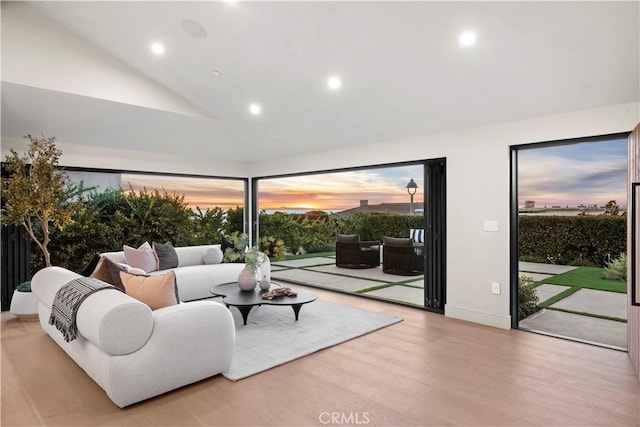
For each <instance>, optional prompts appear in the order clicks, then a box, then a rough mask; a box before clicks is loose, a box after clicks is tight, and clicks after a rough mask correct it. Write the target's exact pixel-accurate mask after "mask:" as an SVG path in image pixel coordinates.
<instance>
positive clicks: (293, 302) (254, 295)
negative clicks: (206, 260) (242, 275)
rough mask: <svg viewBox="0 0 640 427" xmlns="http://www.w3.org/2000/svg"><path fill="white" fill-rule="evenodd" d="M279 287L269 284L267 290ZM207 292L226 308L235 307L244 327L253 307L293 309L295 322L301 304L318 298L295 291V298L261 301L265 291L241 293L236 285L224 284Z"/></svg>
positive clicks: (284, 297) (273, 283) (310, 293)
mask: <svg viewBox="0 0 640 427" xmlns="http://www.w3.org/2000/svg"><path fill="white" fill-rule="evenodd" d="M279 287H281V285H280V284H279V283H275V282H271V287H270V288H269V290H270V291H271V290H273V289H275V288H279ZM209 291H210V292H211V293H212V294H213V295H215V296H219V297H222V302H224V303H225V304H226V306H227V307H230V306H233V307H237V308H238V310H240V313H241V314H242V320H243V322H244V324H245V325H246V324H247V318H248V317H249V312H250V311H251V309H252V308H253V307H255V306H258V305H282V306H285V305H288V306H291V308H293V313H294V314H295V316H296V321H298V315H299V314H300V308H301V307H302V306H303V304H308V303H310V302H313V301H315V300H316V299H317V298H318V296H317V295H316V294H314V293H313V292H309V291H298V290H296V291H295V292H296V293H297V294H298V295H297V296H295V297H289V296H282V297H278V298H273V299H263V298H262V294H264V293H266V292H267V291H261V290H260V288H259V287H257V286H256V289H255V290H253V291H241V290H240V288H239V287H238V284H237V283H224V284H222V285H218V286H214V287H213V288H211V289H210V290H209Z"/></svg>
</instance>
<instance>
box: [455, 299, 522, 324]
mask: <svg viewBox="0 0 640 427" xmlns="http://www.w3.org/2000/svg"><path fill="white" fill-rule="evenodd" d="M444 315H445V316H447V317H453V318H455V319H460V320H466V321H468V322H473V323H480V324H482V325H487V326H493V327H495V328H500V329H511V316H504V315H498V314H493V313H485V312H482V311H477V310H471V309H468V308H465V307H458V306H455V305H451V304H445V307H444Z"/></svg>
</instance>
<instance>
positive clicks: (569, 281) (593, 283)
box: [536, 267, 627, 322]
mask: <svg viewBox="0 0 640 427" xmlns="http://www.w3.org/2000/svg"><path fill="white" fill-rule="evenodd" d="M603 272H604V268H599V267H578V268H576V269H575V270H571V271H568V272H566V273H562V274H557V275H555V276H551V277H549V278H548V279H544V280H541V281H539V282H537V283H536V285H541V284H543V283H548V284H552V285H564V286H571V287H570V288H569V289H566V290H564V291H562V292H560V293H559V294H558V295H555V296H553V297H551V298H549V299H548V300H546V301H540V303H539V304H538V307H539V308H547V309H551V310H558V311H564V312H567V313H574V314H580V315H583V316H591V317H598V318H601V319H608V320H615V321H618V322H626V320H624V319H618V318H615V317H609V316H601V315H597V314H592V313H584V312H578V311H572V310H565V309H561V308H555V307H552V305H553V304H555V303H557V302H558V301H560V300H562V299H565V298H567V297H568V296H571V295H573V294H575V293H576V292H578V291H579V290H580V289H582V288H588V289H597V290H600V291H609V292H618V293H622V294H625V293H627V283H626V282H624V281H622V280H607V279H603V278H602V273H603Z"/></svg>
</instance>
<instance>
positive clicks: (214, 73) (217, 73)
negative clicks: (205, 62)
mask: <svg viewBox="0 0 640 427" xmlns="http://www.w3.org/2000/svg"><path fill="white" fill-rule="evenodd" d="M211 72H212V73H213V75H214V76H216V77H220V76H221V75H222V73H221V72H220V71H218V70H211Z"/></svg>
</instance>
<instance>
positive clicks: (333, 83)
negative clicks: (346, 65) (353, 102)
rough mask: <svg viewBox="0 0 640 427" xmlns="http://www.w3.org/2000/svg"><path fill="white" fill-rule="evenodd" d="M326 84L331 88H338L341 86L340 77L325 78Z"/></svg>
mask: <svg viewBox="0 0 640 427" xmlns="http://www.w3.org/2000/svg"><path fill="white" fill-rule="evenodd" d="M327 86H329V89H331V90H338V89H340V87H341V86H342V80H340V77H331V78H329V80H327Z"/></svg>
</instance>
